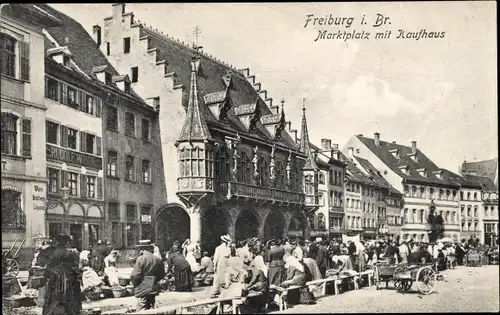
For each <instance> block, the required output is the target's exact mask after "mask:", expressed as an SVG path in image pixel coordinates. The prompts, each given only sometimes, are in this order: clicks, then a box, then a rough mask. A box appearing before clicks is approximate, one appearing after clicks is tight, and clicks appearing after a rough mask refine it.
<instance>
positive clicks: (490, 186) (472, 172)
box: [459, 158, 498, 245]
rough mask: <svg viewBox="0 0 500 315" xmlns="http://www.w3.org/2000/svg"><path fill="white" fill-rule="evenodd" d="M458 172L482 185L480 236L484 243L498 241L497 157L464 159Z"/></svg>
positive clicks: (489, 243) (490, 243)
mask: <svg viewBox="0 0 500 315" xmlns="http://www.w3.org/2000/svg"><path fill="white" fill-rule="evenodd" d="M459 171H460V173H461V174H462V175H463V176H464V177H465V178H466V179H467V180H469V181H474V182H480V183H481V185H482V190H481V201H482V211H481V213H482V218H483V220H482V221H483V222H482V224H483V227H482V232H483V234H482V237H481V241H482V242H484V244H488V245H492V244H495V243H496V242H497V241H498V158H495V159H491V160H484V161H475V162H467V161H465V162H464V163H463V164H462V165H461V166H460V168H459Z"/></svg>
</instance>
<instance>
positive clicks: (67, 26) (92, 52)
mask: <svg viewBox="0 0 500 315" xmlns="http://www.w3.org/2000/svg"><path fill="white" fill-rule="evenodd" d="M36 6H37V7H39V8H40V9H42V10H43V11H45V12H47V13H49V14H51V15H52V16H55V17H56V18H58V19H59V20H60V21H61V22H62V24H61V25H60V26H53V27H47V28H45V30H46V31H47V33H49V35H50V37H51V38H52V39H54V40H55V41H56V42H57V44H58V45H59V46H68V49H69V50H70V51H71V53H72V54H73V55H72V59H73V61H74V62H75V64H76V65H77V66H78V67H79V68H80V69H81V70H82V71H83V72H84V73H85V74H87V75H88V76H89V77H90V78H91V79H92V80H93V81H97V82H100V81H99V80H98V79H97V77H96V75H95V73H94V70H95V68H96V67H101V66H107V67H106V69H107V70H108V71H109V72H110V74H111V75H114V76H117V75H120V73H118V71H116V69H115V68H114V67H113V66H112V65H111V64H110V63H109V61H108V60H107V59H106V57H105V56H104V54H103V53H102V52H101V50H100V49H99V47H97V44H96V43H95V42H94V39H93V38H92V36H90V35H89V33H87V31H86V30H85V28H84V27H83V26H82V25H81V24H80V23H78V22H77V21H75V20H74V19H73V18H71V17H69V16H68V15H66V14H64V13H62V12H60V11H58V10H56V9H54V8H53V7H51V6H49V5H48V4H46V3H39V4H36ZM55 47H56V46H55V45H54V43H52V42H51V40H50V39H49V38H47V37H45V49H50V48H55ZM109 87H111V88H112V89H114V90H115V91H116V92H117V93H120V94H124V92H122V91H121V90H120V89H119V88H118V87H116V85H114V84H113V85H110V86H109ZM129 96H132V97H133V98H135V99H136V100H137V101H138V104H140V105H143V106H144V107H149V106H148V105H147V104H146V103H144V101H143V100H142V99H141V98H140V97H139V96H138V95H137V94H136V93H135V92H134V91H133V90H132V89H131V91H130V95H129Z"/></svg>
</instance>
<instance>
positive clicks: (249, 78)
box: [96, 4, 319, 250]
mask: <svg viewBox="0 0 500 315" xmlns="http://www.w3.org/2000/svg"><path fill="white" fill-rule="evenodd" d="M112 8H113V10H112V16H110V17H109V18H106V19H105V20H104V27H103V33H102V39H101V45H100V48H101V51H102V52H103V53H104V54H106V56H107V58H108V60H110V62H111V63H112V65H113V66H114V67H116V69H117V70H118V71H119V72H120V73H127V72H130V74H131V77H133V78H134V79H133V80H132V82H131V87H132V88H133V89H134V90H135V91H136V92H137V93H138V94H139V96H140V97H142V98H143V99H146V100H148V102H150V106H151V107H152V108H154V109H155V110H156V111H157V112H158V117H159V129H160V131H159V132H160V138H161V150H162V158H163V170H162V171H163V172H161V170H160V169H158V170H157V171H158V172H159V173H160V172H161V173H162V175H163V177H164V180H165V187H164V190H165V191H166V198H165V199H164V202H163V204H161V205H159V206H158V207H156V209H155V215H154V221H155V225H156V232H157V242H158V243H159V245H160V247H162V248H168V247H169V246H171V244H172V243H173V241H175V240H179V241H183V239H184V238H188V237H190V238H191V239H192V241H198V240H200V241H201V242H202V245H203V247H204V248H206V249H208V250H210V249H213V248H214V247H215V246H216V245H217V244H218V242H219V236H220V235H222V234H225V233H229V234H230V235H231V236H232V237H234V238H236V239H243V238H246V237H250V236H260V237H266V238H268V237H282V236H283V235H286V234H287V230H288V228H289V225H290V222H295V223H296V222H297V221H298V222H299V223H298V224H299V225H300V227H301V229H303V230H304V231H303V235H304V236H305V237H309V230H308V219H307V217H308V215H309V214H310V213H313V212H314V210H315V209H317V208H318V202H319V201H318V188H317V180H318V178H317V177H318V171H317V168H316V167H315V165H314V161H312V153H311V150H310V147H309V142H308V141H306V144H304V145H300V146H299V145H297V143H296V141H294V139H292V137H291V136H290V134H289V133H288V131H287V130H286V128H285V127H286V124H287V122H286V120H285V111H284V106H283V103H284V102H282V104H281V105H282V106H281V108H280V107H279V106H273V104H272V102H273V100H272V98H270V97H268V96H267V91H266V90H263V89H262V87H261V84H260V83H257V82H255V76H253V75H250V71H249V69H241V70H237V69H236V68H234V67H232V66H230V65H228V64H226V63H224V62H222V61H220V60H218V59H216V58H214V57H212V56H209V55H208V54H205V53H203V52H202V50H201V47H197V46H195V45H193V46H190V45H186V44H184V43H181V42H180V41H179V40H176V39H175V38H172V37H170V36H168V35H165V34H163V33H162V32H160V31H158V30H154V29H152V28H151V27H146V26H145V24H144V23H141V22H139V21H137V20H136V19H135V17H134V14H133V13H131V12H125V5H123V4H114V5H113V6H112ZM96 41H97V36H96ZM304 125H305V126H306V127H305V128H304V127H303V128H302V139H308V134H307V125H306V122H305V111H304V119H303V126H304ZM311 161H312V162H311ZM292 217H294V218H295V219H296V220H292Z"/></svg>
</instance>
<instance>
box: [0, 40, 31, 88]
mask: <svg viewBox="0 0 500 315" xmlns="http://www.w3.org/2000/svg"><path fill="white" fill-rule="evenodd" d="M29 48H30V46H29V43H26V42H23V41H20V40H17V39H15V38H14V37H12V36H10V35H8V34H5V33H1V34H0V55H1V58H0V72H1V73H2V74H3V75H7V76H10V77H13V78H16V79H20V80H22V81H29V79H30V60H29V56H30V51H29Z"/></svg>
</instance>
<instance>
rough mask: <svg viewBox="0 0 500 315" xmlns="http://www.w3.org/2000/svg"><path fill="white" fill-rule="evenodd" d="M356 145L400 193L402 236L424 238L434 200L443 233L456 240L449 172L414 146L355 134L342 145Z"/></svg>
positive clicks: (453, 185) (454, 188) (455, 187)
mask: <svg viewBox="0 0 500 315" xmlns="http://www.w3.org/2000/svg"><path fill="white" fill-rule="evenodd" d="M351 147H352V148H354V149H356V150H357V149H359V151H357V152H358V155H359V156H360V157H362V158H364V159H366V160H368V161H370V163H371V164H372V165H373V166H374V167H375V168H376V169H378V170H379V171H380V172H381V174H382V176H383V177H384V178H385V179H386V180H387V182H389V184H391V185H392V186H393V187H394V188H395V189H396V190H398V191H402V192H403V194H404V209H403V211H404V212H403V215H404V226H403V228H402V230H403V231H402V239H403V240H409V239H414V240H416V241H428V233H429V228H428V225H427V217H428V215H429V205H430V204H431V201H434V202H435V204H436V212H435V213H436V214H440V215H441V216H442V217H443V220H444V222H445V234H446V235H448V236H449V237H452V238H453V239H455V240H458V239H459V237H460V224H459V207H458V198H459V194H458V190H459V188H460V184H459V183H457V182H455V181H454V180H452V179H450V172H449V171H446V170H444V169H442V168H439V167H438V166H437V165H436V164H435V163H433V162H432V161H431V160H430V159H429V158H428V157H427V156H425V155H424V153H422V151H421V150H419V149H418V148H417V142H416V141H412V143H411V146H405V145H401V144H397V143H396V142H395V141H393V142H385V141H382V140H381V139H380V134H379V133H375V134H374V138H368V137H364V136H363V135H355V136H353V137H351V139H349V141H348V142H347V143H346V145H345V148H344V149H345V150H346V151H347V150H348V148H351Z"/></svg>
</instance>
